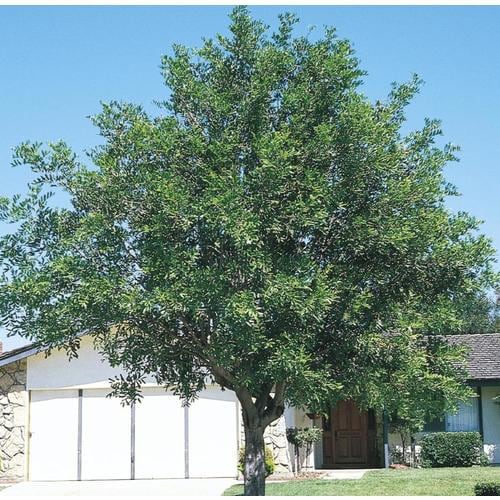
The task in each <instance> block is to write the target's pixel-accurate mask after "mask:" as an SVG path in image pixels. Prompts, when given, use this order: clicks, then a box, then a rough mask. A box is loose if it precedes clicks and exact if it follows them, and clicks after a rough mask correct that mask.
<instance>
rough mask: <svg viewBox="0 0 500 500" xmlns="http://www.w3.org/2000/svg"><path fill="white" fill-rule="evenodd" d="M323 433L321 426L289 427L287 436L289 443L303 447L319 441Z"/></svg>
mask: <svg viewBox="0 0 500 500" xmlns="http://www.w3.org/2000/svg"><path fill="white" fill-rule="evenodd" d="M322 433H323V431H322V430H321V429H320V428H319V427H303V428H298V427H288V428H287V430H286V438H287V439H288V442H289V443H291V444H293V445H294V446H297V447H299V448H301V447H302V446H308V445H311V444H313V443H316V442H317V441H319V440H320V439H321V435H322Z"/></svg>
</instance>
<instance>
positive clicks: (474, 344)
mask: <svg viewBox="0 0 500 500" xmlns="http://www.w3.org/2000/svg"><path fill="white" fill-rule="evenodd" d="M446 338H447V339H448V341H449V342H450V343H451V344H453V345H462V346H464V347H466V348H467V350H468V356H467V367H466V368H467V371H468V373H469V380H500V333H477V334H467V335H449V336H447V337H446ZM44 350H45V349H44V348H43V347H39V346H37V345H35V344H28V345H25V346H23V347H19V348H17V349H13V350H12V351H8V352H5V353H3V354H1V355H0V366H4V365H8V364H9V363H13V362H14V361H18V360H19V359H23V358H27V357H29V356H32V355H34V354H37V353H39V352H41V351H44Z"/></svg>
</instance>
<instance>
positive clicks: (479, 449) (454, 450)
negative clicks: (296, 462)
mask: <svg viewBox="0 0 500 500" xmlns="http://www.w3.org/2000/svg"><path fill="white" fill-rule="evenodd" d="M421 445H422V452H421V459H422V465H423V466H424V467H471V466H472V465H486V463H487V459H486V456H485V454H484V451H483V440H482V438H481V435H480V434H479V432H434V433H432V434H427V435H426V436H424V437H423V438H422V441H421Z"/></svg>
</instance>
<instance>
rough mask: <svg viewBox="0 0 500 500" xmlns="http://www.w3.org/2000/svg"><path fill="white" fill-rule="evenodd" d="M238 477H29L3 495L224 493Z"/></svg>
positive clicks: (186, 494)
mask: <svg viewBox="0 0 500 500" xmlns="http://www.w3.org/2000/svg"><path fill="white" fill-rule="evenodd" d="M235 483H237V481H236V480H235V479H230V478H221V479H137V480H135V481H127V480H121V481H43V482H42V481H33V482H30V481H27V482H23V483H17V484H14V485H13V486H9V487H8V488H6V489H4V490H2V491H1V492H0V496H68V495H69V496H97V495H98V496H101V495H104V496H220V495H222V492H223V491H224V490H226V489H227V488H229V486H231V485H233V484H235Z"/></svg>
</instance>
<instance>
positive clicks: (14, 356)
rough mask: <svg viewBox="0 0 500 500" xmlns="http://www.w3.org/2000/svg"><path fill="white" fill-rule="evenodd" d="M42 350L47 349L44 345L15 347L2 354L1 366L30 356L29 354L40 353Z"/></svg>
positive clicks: (0, 357)
mask: <svg viewBox="0 0 500 500" xmlns="http://www.w3.org/2000/svg"><path fill="white" fill-rule="evenodd" d="M42 351H45V349H44V348H42V347H33V345H32V344H30V345H27V346H26V347H21V348H19V349H14V350H13V351H9V352H6V353H4V354H3V355H2V356H0V366H5V365H9V364H10V363H14V361H19V360H20V359H24V358H28V357H29V356H33V355H34V354H38V353H39V352H42Z"/></svg>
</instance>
